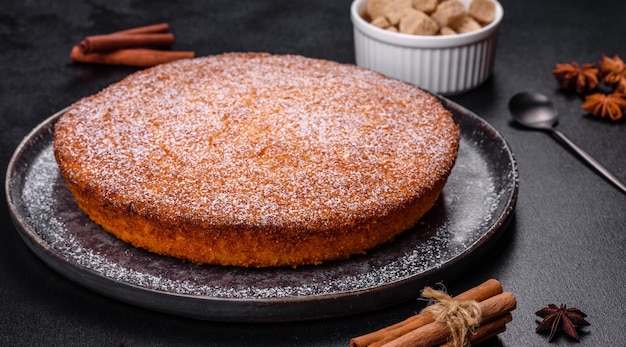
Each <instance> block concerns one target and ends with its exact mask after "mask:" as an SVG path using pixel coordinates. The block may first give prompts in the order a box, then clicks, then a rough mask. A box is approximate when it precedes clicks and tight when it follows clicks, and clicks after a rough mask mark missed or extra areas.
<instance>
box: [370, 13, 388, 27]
mask: <svg viewBox="0 0 626 347" xmlns="http://www.w3.org/2000/svg"><path fill="white" fill-rule="evenodd" d="M370 23H371V24H372V25H373V26H377V27H379V28H383V29H386V28H389V27H390V26H391V23H389V21H388V20H387V18H386V17H384V16H378V17H376V18H374V19H372V21H371V22H370Z"/></svg>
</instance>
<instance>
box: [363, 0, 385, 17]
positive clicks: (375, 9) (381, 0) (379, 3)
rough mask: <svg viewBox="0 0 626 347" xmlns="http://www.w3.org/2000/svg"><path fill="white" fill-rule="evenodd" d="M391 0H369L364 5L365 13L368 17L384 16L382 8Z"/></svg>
mask: <svg viewBox="0 0 626 347" xmlns="http://www.w3.org/2000/svg"><path fill="white" fill-rule="evenodd" d="M390 1H391V0H369V1H368V2H367V6H365V14H366V15H367V16H368V17H369V19H374V18H377V17H381V16H384V12H383V9H384V8H385V6H386V5H387V4H388V3H389V2H390Z"/></svg>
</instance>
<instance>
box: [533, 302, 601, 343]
mask: <svg viewBox="0 0 626 347" xmlns="http://www.w3.org/2000/svg"><path fill="white" fill-rule="evenodd" d="M535 314H536V315H537V316H539V317H541V318H543V320H542V321H541V323H539V325H538V326H537V329H536V331H537V332H540V331H548V330H549V331H550V335H549V336H548V342H552V339H553V338H554V335H555V333H556V332H557V331H559V330H563V331H564V332H565V333H566V334H567V335H569V336H570V337H571V338H573V339H574V340H576V341H580V335H578V331H576V327H577V326H588V325H591V324H589V322H587V321H586V320H585V317H587V315H586V314H584V313H583V312H582V311H581V310H579V309H577V308H567V307H566V306H565V305H563V304H561V306H557V305H555V304H550V305H548V307H544V308H542V309H541V310H539V311H537V312H535Z"/></svg>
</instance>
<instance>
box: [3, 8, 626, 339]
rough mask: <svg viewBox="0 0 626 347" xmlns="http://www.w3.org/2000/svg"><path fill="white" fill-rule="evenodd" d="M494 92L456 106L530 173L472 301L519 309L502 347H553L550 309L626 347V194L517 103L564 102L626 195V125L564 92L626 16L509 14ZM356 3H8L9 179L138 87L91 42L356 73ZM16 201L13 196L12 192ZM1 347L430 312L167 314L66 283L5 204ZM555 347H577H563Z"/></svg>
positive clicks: (266, 331) (570, 131)
mask: <svg viewBox="0 0 626 347" xmlns="http://www.w3.org/2000/svg"><path fill="white" fill-rule="evenodd" d="M502 4H503V7H504V9H505V19H504V23H503V25H502V28H501V31H500V36H499V46H498V52H497V62H496V66H495V72H494V76H493V77H492V78H491V79H490V80H488V81H487V82H486V83H485V84H484V85H483V86H481V87H480V88H478V89H476V90H474V91H471V92H468V93H466V94H463V95H459V96H455V97H452V98H451V99H452V100H454V101H456V102H458V103H459V104H461V105H462V106H465V107H466V108H468V109H470V110H472V111H474V112H475V113H477V114H478V115H480V116H481V117H483V118H484V119H486V120H487V121H488V122H490V123H491V124H492V125H493V126H494V127H495V128H496V129H497V130H498V131H500V132H501V133H502V135H503V136H504V137H505V138H506V139H507V141H508V142H509V144H510V145H511V147H512V148H513V151H514V152H515V155H516V157H517V160H518V164H519V171H520V193H519V199H518V203H517V208H516V216H515V219H514V220H513V221H512V223H511V226H510V228H509V229H508V230H507V232H506V235H505V238H504V239H503V240H501V242H500V243H499V244H498V245H497V247H496V248H495V249H493V250H491V251H490V252H489V253H488V255H487V256H486V257H485V258H484V260H483V261H482V262H481V263H479V264H475V265H474V267H473V269H472V270H471V271H469V273H468V274H467V275H466V276H463V277H459V278H458V279H457V280H455V281H452V282H448V283H446V285H447V287H448V290H449V291H450V292H451V293H458V292H460V291H462V290H464V289H466V288H468V287H470V286H474V285H476V284H478V283H480V282H482V281H484V280H485V279H487V278H490V277H494V278H497V279H499V280H501V281H502V283H503V285H504V287H505V289H507V290H510V291H513V292H514V293H515V295H516V296H517V298H518V302H519V304H518V308H517V310H516V311H514V314H513V316H514V320H513V322H511V323H509V325H508V330H507V332H505V333H504V334H502V335H501V336H500V337H499V338H498V339H494V340H493V341H490V343H488V344H487V345H492V346H545V345H548V343H547V341H546V338H545V336H543V335H538V334H535V333H534V328H535V326H536V322H537V318H536V317H535V316H534V312H535V311H536V310H537V309H539V308H540V307H542V306H544V305H545V304H548V303H552V302H554V303H557V304H558V303H565V304H568V305H570V306H577V307H579V308H580V309H582V310H583V311H585V312H586V313H587V314H588V315H589V317H588V320H589V321H590V322H591V324H592V325H591V326H590V327H587V328H585V329H583V335H582V343H581V344H580V345H581V346H625V345H626V333H625V332H624V326H625V325H624V317H626V303H625V301H626V288H625V287H624V286H625V285H626V266H625V258H626V194H623V193H620V192H618V191H617V190H616V189H615V188H613V186H611V185H610V184H608V183H607V182H606V181H605V180H603V179H602V178H600V177H599V176H597V175H596V174H595V173H594V172H593V171H591V170H590V169H589V168H588V167H587V166H585V165H584V164H582V163H581V162H580V161H579V160H578V159H577V158H576V157H575V156H574V155H572V154H571V153H570V152H568V151H567V150H566V149H565V148H564V147H563V146H561V145H560V144H559V143H558V142H556V141H554V139H552V138H550V137H549V136H547V135H546V134H543V133H538V132H530V131H523V130H520V129H518V128H515V127H513V126H511V123H510V116H509V113H508V111H507V102H508V99H509V97H511V96H512V95H513V94H514V93H516V92H518V91H521V90H526V89H529V90H537V91H540V92H543V93H545V94H547V95H549V96H550V97H552V98H553V99H554V101H555V104H556V106H557V107H558V109H559V110H560V113H561V115H562V118H561V123H560V125H559V129H560V130H562V131H563V132H564V133H565V134H567V135H568V136H570V137H571V138H572V140H573V141H574V142H576V143H578V144H579V145H580V146H581V147H583V148H585V149H586V150H587V151H589V152H590V153H591V154H592V155H593V156H595V157H596V158H597V159H598V160H599V161H600V162H601V163H603V164H604V165H605V166H606V167H608V168H610V169H611V170H612V171H613V172H614V173H615V174H616V175H617V176H618V177H620V178H621V179H622V180H624V181H626V160H625V159H626V154H625V151H626V120H623V121H621V122H618V123H610V122H607V121H602V120H597V119H594V118H590V117H588V116H585V115H584V112H583V111H581V110H580V108H579V106H580V103H581V100H580V99H579V98H578V97H576V96H572V95H569V94H567V93H563V92H561V91H559V90H558V88H557V86H556V83H555V82H554V80H553V78H552V76H551V70H552V68H553V67H554V64H555V63H557V62H570V61H572V60H576V61H580V62H597V61H598V60H599V58H600V56H601V54H603V53H605V54H607V55H611V56H612V55H614V54H620V55H622V56H623V57H625V58H626V36H624V32H626V22H625V21H624V20H623V19H624V18H623V13H624V12H625V10H626V3H624V2H623V1H621V0H607V1H602V2H591V1H584V2H573V1H569V0H553V1H539V0H529V1H513V0H506V1H502ZM349 6H350V1H349V0H343V1H334V0H332V1H306V2H304V1H297V2H296V1H289V0H284V1H258V0H246V1H230V0H222V1H183V2H180V3H177V2H174V1H132V0H130V1H116V2H110V1H104V0H92V1H79V0H73V1H42V0H33V1H3V2H2V3H0V132H1V133H0V167H2V169H3V171H4V168H6V166H7V165H8V162H9V159H10V156H11V154H12V153H13V151H14V149H15V148H16V146H17V145H18V143H19V142H20V141H21V139H22V138H23V137H24V136H25V135H26V134H27V133H28V132H29V131H30V130H31V129H32V128H33V127H35V126H36V125H37V124H38V123H40V122H41V121H43V120H44V119H46V118H47V117H49V116H50V115H52V114H53V113H55V112H56V111H58V110H60V109H62V108H64V107H66V106H68V105H69V104H70V103H72V102H73V101H75V100H77V99H79V98H81V97H83V96H86V95H89V94H92V93H95V92H97V91H99V90H100V89H102V88H104V87H106V86H107V85H109V84H110V83H112V82H115V81H118V80H120V79H121V78H123V77H124V76H126V75H128V74H129V73H132V72H133V71H136V69H134V68H124V67H108V66H88V65H77V64H73V63H71V62H70V60H69V58H68V54H69V51H70V49H71V47H72V45H74V44H75V43H77V42H78V41H80V40H81V39H82V38H83V37H84V36H85V35H89V34H100V33H107V32H111V31H116V30H121V29H126V28H129V27H134V26H138V25H144V24H151V23H157V22H168V23H170V25H171V27H172V30H173V32H174V33H175V35H176V37H177V42H176V43H175V46H174V49H178V50H194V51H196V53H197V54H198V55H200V56H202V55H208V54H216V53H222V52H229V51H267V52H272V53H295V54H301V55H305V56H310V57H317V58H325V59H331V60H336V61H340V62H346V63H352V62H354V52H353V40H352V25H351V23H350V19H349ZM2 189H3V196H4V185H2ZM0 218H1V222H0V223H1V224H0V225H1V226H2V229H1V230H0V345H65V346H67V345H102V346H118V345H125V346H140V345H152V346H159V345H163V346H165V345H167V346H171V345H187V346H188V345H203V346H229V345H232V346H247V345H260V346H265V345H266V346H292V345H302V346H346V345H347V344H348V341H349V339H350V337H353V336H357V335H360V334H363V333H366V332H369V331H372V330H376V329H378V328H380V327H383V326H386V325H389V324H391V323H394V322H396V321H399V320H402V319H404V318H406V317H407V316H408V315H410V314H412V313H413V312H414V311H417V310H419V309H421V308H422V307H423V303H422V302H419V301H415V302H408V303H406V304H404V305H401V306H398V307H393V308H389V309H384V310H380V311H376V312H371V313H367V314H362V315H359V316H351V317H345V318H337V319H329V320H320V321H313V322H304V323H288V324H227V323H215V322H207V321H197V320H191V319H186V318H180V317H177V316H171V315H167V314H161V313H155V312H152V311H148V310H144V309H140V308H136V307H133V306H131V305H127V304H124V303H120V302H117V301H114V300H111V299H108V298H106V297H103V296H101V295H98V294H95V293H93V292H91V291H89V290H86V289H84V288H82V287H80V286H78V285H76V284H74V283H73V282H70V281H68V280H66V279H65V278H63V277H61V276H59V275H58V274H57V273H55V272H53V271H52V270H51V269H50V268H48V267H47V266H46V265H45V264H44V263H43V262H42V261H40V260H39V259H38V258H37V257H36V256H35V255H34V254H33V253H32V252H31V251H30V250H29V249H28V248H27V246H26V245H25V244H24V242H22V240H21V239H20V237H19V235H18V233H17V232H16V230H15V228H14V227H13V225H12V223H11V219H10V216H9V212H8V209H7V207H6V200H5V199H4V198H2V199H0ZM554 345H561V346H565V345H575V343H574V342H571V341H570V340H568V339H566V338H564V337H561V338H557V339H556V343H555V344H554Z"/></svg>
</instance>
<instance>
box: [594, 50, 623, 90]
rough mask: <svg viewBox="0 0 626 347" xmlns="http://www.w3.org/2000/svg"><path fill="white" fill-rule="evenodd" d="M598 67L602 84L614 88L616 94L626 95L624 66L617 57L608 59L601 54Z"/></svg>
mask: <svg viewBox="0 0 626 347" xmlns="http://www.w3.org/2000/svg"><path fill="white" fill-rule="evenodd" d="M598 65H599V70H600V76H601V77H602V82H604V83H605V84H607V85H610V86H614V87H615V91H617V92H621V93H626V65H624V62H623V61H622V59H621V58H620V57H619V56H618V55H615V56H614V57H613V58H609V57H607V56H606V55H604V54H603V55H602V59H601V60H600V63H599V64H598Z"/></svg>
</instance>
